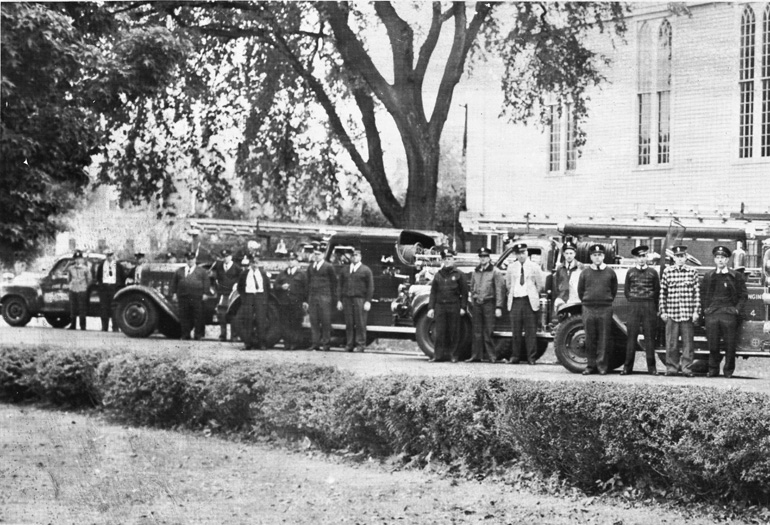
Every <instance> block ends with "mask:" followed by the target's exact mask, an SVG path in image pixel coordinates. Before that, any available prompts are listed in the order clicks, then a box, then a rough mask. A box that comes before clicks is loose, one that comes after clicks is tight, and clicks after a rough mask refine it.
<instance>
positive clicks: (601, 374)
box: [599, 370, 607, 376]
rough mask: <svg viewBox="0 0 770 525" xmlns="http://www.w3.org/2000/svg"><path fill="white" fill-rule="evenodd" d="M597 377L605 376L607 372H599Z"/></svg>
mask: <svg viewBox="0 0 770 525" xmlns="http://www.w3.org/2000/svg"><path fill="white" fill-rule="evenodd" d="M599 375H600V376H606V375H607V371H606V370H599Z"/></svg>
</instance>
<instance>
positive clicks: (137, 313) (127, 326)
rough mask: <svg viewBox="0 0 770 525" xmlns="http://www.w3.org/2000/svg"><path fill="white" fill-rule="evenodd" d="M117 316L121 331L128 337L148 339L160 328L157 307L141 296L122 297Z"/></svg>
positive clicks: (119, 301)
mask: <svg viewBox="0 0 770 525" xmlns="http://www.w3.org/2000/svg"><path fill="white" fill-rule="evenodd" d="M115 315H116V317H117V320H118V326H119V327H120V331H121V332H123V333H124V334H126V335H127V336H128V337H148V336H150V335H151V334H152V333H153V332H154V331H155V329H156V328H157V327H158V309H157V307H156V306H155V305H154V304H152V301H150V299H148V298H147V297H145V296H144V295H141V294H130V295H128V296H126V297H121V298H120V299H119V300H118V307H117V310H116V312H115Z"/></svg>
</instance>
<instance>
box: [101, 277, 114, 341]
mask: <svg viewBox="0 0 770 525" xmlns="http://www.w3.org/2000/svg"><path fill="white" fill-rule="evenodd" d="M117 288H118V287H117V285H114V284H102V285H101V286H99V313H100V315H101V318H102V331H103V332H106V331H107V330H109V329H110V318H111V317H112V300H113V299H114V298H115V292H116V291H117ZM112 329H113V330H115V331H116V332H117V331H118V327H117V326H116V325H115V320H114V319H113V320H112Z"/></svg>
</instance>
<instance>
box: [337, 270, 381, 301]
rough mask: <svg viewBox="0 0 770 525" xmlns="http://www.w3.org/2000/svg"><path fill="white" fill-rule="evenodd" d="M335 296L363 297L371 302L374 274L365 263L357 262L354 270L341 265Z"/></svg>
mask: <svg viewBox="0 0 770 525" xmlns="http://www.w3.org/2000/svg"><path fill="white" fill-rule="evenodd" d="M338 283H339V284H338V287H337V296H338V297H339V298H340V299H342V298H343V297H363V298H364V300H365V301H368V302H371V300H372V295H374V275H372V271H371V270H370V269H369V267H368V266H366V265H365V264H363V263H362V264H359V265H358V268H357V269H356V271H355V272H353V273H351V272H350V266H343V267H342V270H341V271H340V275H339V278H338Z"/></svg>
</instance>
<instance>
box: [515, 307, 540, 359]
mask: <svg viewBox="0 0 770 525" xmlns="http://www.w3.org/2000/svg"><path fill="white" fill-rule="evenodd" d="M535 317H536V315H535V311H534V310H533V309H532V305H531V304H530V302H529V297H514V298H513V303H512V304H511V329H512V330H513V338H512V341H511V347H512V351H511V362H513V363H518V362H519V361H520V360H522V359H524V356H522V355H521V332H522V330H524V344H526V345H527V356H526V359H527V360H529V361H534V360H535V355H536V354H537V335H536V328H535V323H536V319H535Z"/></svg>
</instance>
